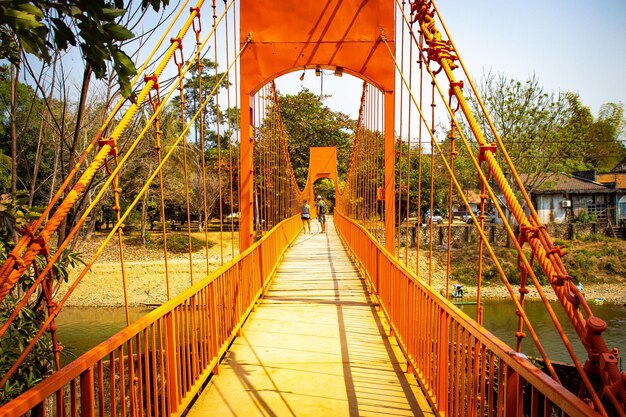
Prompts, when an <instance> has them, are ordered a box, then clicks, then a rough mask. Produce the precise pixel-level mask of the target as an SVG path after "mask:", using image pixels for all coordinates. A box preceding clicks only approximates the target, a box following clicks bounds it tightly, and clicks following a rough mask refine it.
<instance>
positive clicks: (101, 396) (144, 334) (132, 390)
mask: <svg viewBox="0 0 626 417" xmlns="http://www.w3.org/2000/svg"><path fill="white" fill-rule="evenodd" d="M300 229H301V224H300V219H299V218H298V217H297V216H295V217H291V218H289V219H287V220H285V221H283V222H281V223H280V224H279V225H277V226H276V227H274V228H273V229H272V230H271V231H269V232H268V233H267V234H265V235H264V236H263V238H262V239H260V240H259V241H258V242H256V243H255V244H254V245H252V246H251V247H250V248H249V249H248V250H246V251H245V252H244V253H242V254H241V255H240V256H238V257H237V258H236V259H234V260H233V261H231V262H230V263H228V264H225V265H224V266H222V267H221V268H220V269H218V270H217V271H215V272H214V273H212V274H211V275H209V276H207V277H206V278H205V279H204V280H202V281H200V282H198V283H197V284H196V285H194V286H193V287H191V288H189V289H188V290H186V291H184V292H183V293H181V294H180V295H178V296H176V297H174V298H172V299H171V300H169V301H168V302H166V303H165V304H163V305H162V306H161V307H159V308H157V309H155V310H154V311H152V312H151V313H149V314H148V315H146V316H145V317H143V318H141V319H140V320H138V321H136V322H135V323H133V324H131V325H130V326H128V327H126V328H125V329H124V330H122V331H120V332H119V333H117V334H116V335H114V336H112V337H111V338H109V339H108V340H106V341H104V342H102V343H101V344H100V345H98V346H97V347H95V348H94V349H92V350H90V351H89V352H87V353H85V354H84V355H82V356H80V357H79V358H78V359H76V360H75V361H73V362H72V363H71V364H69V365H67V366H66V367H64V368H63V369H61V370H60V371H58V372H56V373H54V374H53V375H52V376H51V377H49V378H48V379H46V380H44V381H43V382H42V383H41V384H39V385H37V386H36V387H35V388H33V389H31V390H29V391H27V392H25V393H24V394H22V395H21V396H19V397H18V398H16V399H15V400H13V401H11V402H10V403H8V404H6V405H4V406H3V407H2V408H0V416H12V417H13V416H20V415H24V414H26V413H27V412H29V411H30V410H35V413H37V414H36V415H40V416H44V415H57V416H63V415H71V416H76V415H81V416H83V417H85V416H96V415H97V416H101V417H102V416H109V415H112V416H115V415H122V416H126V415H132V416H155V417H156V416H170V415H179V414H180V413H181V412H182V411H184V410H185V408H186V407H187V406H188V405H189V403H190V401H191V400H192V399H193V398H194V396H195V394H196V393H197V392H198V391H199V389H200V388H201V387H202V385H203V384H204V382H205V381H206V380H207V378H208V377H209V376H210V375H211V374H212V373H215V374H217V373H218V372H219V361H220V358H221V357H222V355H223V354H224V353H225V352H226V350H227V348H228V346H229V345H230V343H231V342H232V340H233V339H234V338H235V336H236V335H237V333H238V331H239V329H240V328H241V326H242V325H243V323H244V321H245V320H246V318H247V316H248V314H249V313H250V312H251V311H252V309H253V307H254V305H255V303H256V301H257V299H258V298H259V297H260V296H261V295H262V294H263V292H264V290H265V288H266V287H267V285H268V284H269V282H270V281H271V279H272V277H273V275H274V272H275V270H276V266H277V264H278V261H279V260H280V259H281V257H282V255H283V253H284V252H285V250H286V249H287V248H288V246H289V244H290V243H291V242H292V241H293V239H295V237H296V236H297V235H298V232H299V231H300ZM131 358H132V360H130V359H131Z"/></svg>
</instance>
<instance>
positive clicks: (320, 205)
mask: <svg viewBox="0 0 626 417" xmlns="http://www.w3.org/2000/svg"><path fill="white" fill-rule="evenodd" d="M315 209H316V210H317V220H319V222H320V225H321V226H322V233H326V203H325V202H324V200H322V196H321V195H318V196H317V199H316V200H315Z"/></svg>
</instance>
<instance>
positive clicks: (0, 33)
mask: <svg viewBox="0 0 626 417" xmlns="http://www.w3.org/2000/svg"><path fill="white" fill-rule="evenodd" d="M130 3H132V2H130ZM168 4H169V0H142V2H141V8H142V10H145V9H147V8H148V7H152V8H153V9H154V10H155V11H158V10H159V9H160V7H161V6H167V5H168ZM129 6H130V4H127V5H126V8H125V6H124V1H123V0H114V1H107V0H59V1H55V2H51V1H45V0H36V1H25V0H0V58H2V59H7V60H9V61H11V62H12V63H14V64H19V62H20V61H21V54H22V51H23V52H25V53H28V54H32V55H34V56H36V57H37V58H39V59H42V60H43V61H45V62H46V63H50V61H51V59H52V55H53V53H54V52H55V51H65V50H67V49H68V48H69V47H70V46H73V47H78V48H80V51H81V54H82V56H83V58H84V59H85V62H86V63H87V65H88V66H89V67H90V68H91V69H93V71H94V73H95V74H96V77H98V78H104V77H105V76H106V75H107V66H108V63H109V62H111V63H112V65H113V69H114V71H115V73H116V74H117V77H118V81H119V83H120V86H121V89H122V94H123V95H124V96H125V97H128V96H129V95H130V93H131V86H130V79H131V77H132V76H134V75H135V74H136V73H137V69H136V68H135V64H134V63H133V61H132V60H131V59H130V58H129V56H128V55H127V54H126V53H125V52H124V51H123V50H122V48H121V46H120V43H121V42H124V41H128V40H130V39H132V38H134V36H135V35H134V34H133V33H132V32H131V31H130V30H129V29H128V28H126V27H125V26H124V25H123V24H120V23H119V22H118V21H119V19H120V18H121V17H123V16H124V15H125V14H126V12H127V11H128V9H129Z"/></svg>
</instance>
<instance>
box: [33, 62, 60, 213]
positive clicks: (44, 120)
mask: <svg viewBox="0 0 626 417" xmlns="http://www.w3.org/2000/svg"><path fill="white" fill-rule="evenodd" d="M56 72H57V60H56V58H55V60H54V65H53V67H52V80H51V81H50V93H48V103H50V102H52V94H53V93H54V81H55V80H56V78H57V77H56ZM42 91H43V89H42ZM49 116H51V115H50V113H49V112H48V111H46V112H45V114H44V115H42V118H41V124H40V126H39V138H38V139H37V151H36V152H35V166H34V167H33V180H32V181H31V184H30V194H29V196H28V207H29V208H32V207H33V200H34V198H35V190H36V189H37V175H38V174H39V165H40V164H41V153H42V152H43V147H42V146H41V142H42V140H43V137H44V125H45V124H48V123H47V120H48V117H49ZM55 162H56V158H55ZM53 181H54V179H53ZM48 201H50V200H48Z"/></svg>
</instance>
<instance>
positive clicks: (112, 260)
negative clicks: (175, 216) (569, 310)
mask: <svg viewBox="0 0 626 417" xmlns="http://www.w3.org/2000/svg"><path fill="white" fill-rule="evenodd" d="M96 249H97V244H96V242H91V243H90V244H88V245H86V246H83V250H85V252H84V253H85V255H84V258H85V260H88V259H89V258H88V256H89V255H90V253H94V252H95V250H96ZM232 253H234V254H235V255H236V252H233V251H232V245H231V243H230V242H225V243H224V244H223V246H222V247H221V248H220V247H219V245H216V246H215V247H213V248H212V249H211V250H210V253H209V257H208V263H207V257H206V255H205V253H204V251H203V250H201V251H198V252H196V253H194V254H193V256H192V261H191V262H190V261H189V255H188V254H170V255H169V256H168V269H167V274H166V271H165V268H164V255H163V251H162V250H160V251H159V250H154V249H144V248H129V247H126V253H125V258H126V260H127V261H126V262H125V264H124V269H125V275H126V293H127V299H128V304H129V305H130V306H145V305H159V304H162V303H163V302H165V301H167V299H168V291H169V298H171V297H173V296H175V295H176V294H178V293H180V292H181V291H184V290H185V289H187V288H189V287H190V286H191V285H192V283H196V282H198V281H200V280H202V279H203V278H204V277H205V276H206V275H207V272H208V273H210V272H212V271H214V270H215V269H217V268H219V266H220V265H221V264H222V254H223V255H224V262H228V260H230V259H231V255H232ZM409 259H410V261H412V263H413V265H414V260H413V258H412V256H409ZM413 269H414V268H413ZM190 270H191V271H193V274H192V275H191V276H190V273H189V271H190ZM420 272H421V273H420V276H421V277H422V278H423V280H424V282H428V277H429V275H430V274H429V271H428V262H427V261H426V260H425V259H423V260H422V261H421V262H420ZM78 273H79V271H78V270H76V271H73V272H72V273H71V275H70V280H69V282H68V283H64V284H63V285H62V286H61V287H60V289H59V292H58V294H57V299H60V297H62V296H63V295H64V294H65V293H66V291H67V289H68V288H69V286H70V285H71V284H72V283H73V282H74V280H75V279H76V277H77V276H78ZM166 278H167V279H166ZM431 283H432V287H433V288H434V289H435V291H437V292H439V293H441V294H445V287H446V280H445V266H442V265H440V264H439V263H437V262H436V261H435V262H434V264H433V271H432V275H431ZM457 283H458V282H455V281H451V282H449V293H452V291H453V288H454V285H456V284H457ZM463 288H464V290H465V299H475V298H476V295H477V287H475V286H471V285H465V284H463ZM513 288H514V291H515V294H516V295H517V294H518V293H517V291H518V286H513ZM543 292H544V293H545V294H546V296H547V298H548V299H549V300H551V301H554V300H556V299H557V298H556V295H555V294H554V291H553V290H552V288H551V287H550V286H549V285H547V286H544V287H543ZM584 295H585V298H586V300H587V302H588V303H593V302H594V301H595V300H602V302H606V303H613V304H618V305H626V284H625V283H624V282H615V283H591V284H586V285H585V288H584ZM481 297H482V298H483V299H505V298H510V295H509V293H508V291H507V289H506V288H505V286H504V285H502V284H501V283H497V284H496V283H488V284H486V285H484V286H483V287H482V288H481ZM526 297H527V299H540V296H539V293H538V291H537V289H536V288H534V287H529V293H528V295H527V296H526ZM124 304H125V300H124V287H123V279H122V273H121V267H120V262H119V260H117V253H116V251H114V250H112V251H108V252H105V254H104V256H103V257H102V259H100V260H99V261H98V262H96V263H95V264H94V265H93V266H92V268H91V269H90V271H89V272H88V273H87V274H86V275H85V277H84V278H83V280H82V282H81V283H80V284H79V285H78V286H77V288H76V289H75V290H74V292H73V294H72V295H71V296H70V297H69V299H68V300H67V302H66V305H68V306H77V307H80V306H90V307H97V306H101V307H104V306H122V305H124Z"/></svg>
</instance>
